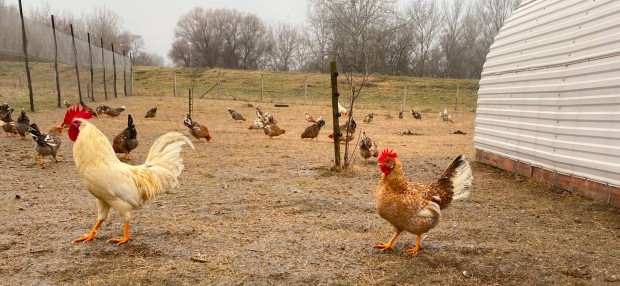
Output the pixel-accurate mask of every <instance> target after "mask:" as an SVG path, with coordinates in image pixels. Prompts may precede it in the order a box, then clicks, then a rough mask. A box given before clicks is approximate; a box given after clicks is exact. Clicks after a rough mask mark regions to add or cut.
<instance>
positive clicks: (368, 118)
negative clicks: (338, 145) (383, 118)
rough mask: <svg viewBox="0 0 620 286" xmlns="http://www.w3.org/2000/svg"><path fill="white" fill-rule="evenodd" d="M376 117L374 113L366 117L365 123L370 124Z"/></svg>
mask: <svg viewBox="0 0 620 286" xmlns="http://www.w3.org/2000/svg"><path fill="white" fill-rule="evenodd" d="M374 117H375V114H374V113H369V114H368V115H366V117H364V122H366V123H370V122H371V121H372V119H373V118H374Z"/></svg>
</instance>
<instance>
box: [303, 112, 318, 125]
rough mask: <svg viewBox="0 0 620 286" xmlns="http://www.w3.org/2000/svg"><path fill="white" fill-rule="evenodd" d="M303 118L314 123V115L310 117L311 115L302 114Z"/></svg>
mask: <svg viewBox="0 0 620 286" xmlns="http://www.w3.org/2000/svg"><path fill="white" fill-rule="evenodd" d="M304 117H305V118H306V121H308V122H312V123H316V119H315V118H314V115H312V113H310V112H304Z"/></svg>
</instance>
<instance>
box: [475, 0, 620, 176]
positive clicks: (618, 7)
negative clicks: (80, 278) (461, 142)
mask: <svg viewBox="0 0 620 286" xmlns="http://www.w3.org/2000/svg"><path fill="white" fill-rule="evenodd" d="M474 145H475V147H476V149H479V150H482V151H486V152H490V153H494V154H497V155H500V156H505V157H508V158H510V159H513V160H515V161H520V162H526V163H529V164H531V165H534V166H539V167H542V168H545V169H549V170H552V171H556V172H560V173H565V174H569V175H573V176H578V177H584V178H588V179H590V180H594V181H598V182H601V183H604V184H610V185H615V186H620V1H617V0H588V1H583V0H534V1H524V4H522V5H521V6H520V7H519V8H518V9H517V10H515V11H514V12H513V14H512V16H511V17H510V18H509V19H508V20H507V21H506V23H505V25H504V27H502V29H501V31H500V32H499V34H498V35H497V37H496V38H495V42H494V43H493V45H492V46H491V50H490V52H489V54H488V56H487V61H486V63H485V65H484V70H483V73H482V79H481V80H480V90H479V92H478V108H477V116H476V128H475V136H474Z"/></svg>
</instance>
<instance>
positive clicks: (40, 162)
mask: <svg viewBox="0 0 620 286" xmlns="http://www.w3.org/2000/svg"><path fill="white" fill-rule="evenodd" d="M44 164H45V160H44V159H43V155H39V166H41V167H43V165H44Z"/></svg>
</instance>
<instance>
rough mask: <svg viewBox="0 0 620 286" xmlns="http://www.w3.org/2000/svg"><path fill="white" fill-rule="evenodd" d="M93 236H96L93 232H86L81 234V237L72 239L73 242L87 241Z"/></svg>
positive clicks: (93, 237)
mask: <svg viewBox="0 0 620 286" xmlns="http://www.w3.org/2000/svg"><path fill="white" fill-rule="evenodd" d="M95 238H97V237H96V236H95V234H94V233H89V234H87V235H85V236H82V237H79V238H77V239H74V240H73V243H76V242H83V243H88V242H89V241H91V240H93V239H95Z"/></svg>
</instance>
